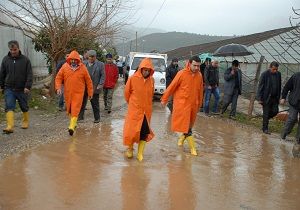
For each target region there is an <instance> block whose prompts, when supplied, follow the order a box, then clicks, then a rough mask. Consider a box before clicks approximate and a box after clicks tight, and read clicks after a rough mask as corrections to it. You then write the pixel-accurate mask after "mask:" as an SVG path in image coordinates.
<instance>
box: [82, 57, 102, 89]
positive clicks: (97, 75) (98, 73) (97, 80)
mask: <svg viewBox="0 0 300 210" xmlns="http://www.w3.org/2000/svg"><path fill="white" fill-rule="evenodd" d="M83 63H84V64H85V65H86V67H87V68H88V65H89V62H88V61H87V60H86V61H84V62H83ZM89 74H90V77H91V79H92V82H93V90H94V92H93V93H94V94H99V93H100V91H101V90H100V89H98V90H97V86H98V85H104V81H105V70H104V63H102V62H101V61H98V60H96V61H95V63H94V65H93V71H92V72H91V73H90V72H89Z"/></svg>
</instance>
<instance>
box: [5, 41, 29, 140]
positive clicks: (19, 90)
mask: <svg viewBox="0 0 300 210" xmlns="http://www.w3.org/2000/svg"><path fill="white" fill-rule="evenodd" d="M8 48H9V53H8V55H7V56H5V57H4V58H3V60H2V64H1V69H0V93H2V92H4V98H5V112H6V123H7V127H6V128H5V129H4V130H3V133H4V134H10V133H13V132H14V110H15V109H16V101H18V103H19V106H20V108H21V111H22V112H23V117H22V126H21V128H23V129H27V128H28V126H29V113H28V110H29V106H28V95H29V93H30V89H31V86H32V68H31V63H30V60H29V59H28V58H27V57H26V56H25V55H23V54H22V53H21V51H20V48H19V42H18V41H15V40H12V41H9V42H8Z"/></svg>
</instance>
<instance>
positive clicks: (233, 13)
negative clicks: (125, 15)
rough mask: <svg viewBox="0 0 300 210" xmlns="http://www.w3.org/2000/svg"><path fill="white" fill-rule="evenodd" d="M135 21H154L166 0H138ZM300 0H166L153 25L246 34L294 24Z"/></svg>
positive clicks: (167, 29)
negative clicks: (294, 10) (295, 9)
mask: <svg viewBox="0 0 300 210" xmlns="http://www.w3.org/2000/svg"><path fill="white" fill-rule="evenodd" d="M136 3H137V8H138V10H139V11H138V13H137V14H136V15H135V16H134V19H135V20H137V21H136V23H135V24H134V25H135V26H138V27H146V26H148V25H149V24H150V22H151V20H152V19H153V17H154V16H155V14H156V12H157V11H158V9H159V8H160V6H161V5H162V3H163V0H136ZM292 6H293V7H294V8H298V9H300V1H299V0H205V1H203V0H166V2H165V4H164V5H163V7H162V9H161V11H160V12H159V14H158V16H157V17H156V19H155V20H154V21H153V23H152V24H151V26H150V27H151V28H160V29H163V30H166V31H182V32H190V33H198V34H210V35H234V34H235V35H246V34H251V33H256V32H261V31H266V30H271V29H276V28H281V27H287V26H290V24H289V16H290V15H292Z"/></svg>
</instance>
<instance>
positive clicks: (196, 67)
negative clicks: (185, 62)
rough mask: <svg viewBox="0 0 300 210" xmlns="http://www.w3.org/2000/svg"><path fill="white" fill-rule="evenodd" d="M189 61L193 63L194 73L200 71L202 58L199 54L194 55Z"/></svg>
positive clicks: (192, 69)
mask: <svg viewBox="0 0 300 210" xmlns="http://www.w3.org/2000/svg"><path fill="white" fill-rule="evenodd" d="M189 63H190V65H191V71H192V72H193V73H195V72H197V71H200V64H201V60H200V58H199V57H198V56H193V57H191V58H190V59H189Z"/></svg>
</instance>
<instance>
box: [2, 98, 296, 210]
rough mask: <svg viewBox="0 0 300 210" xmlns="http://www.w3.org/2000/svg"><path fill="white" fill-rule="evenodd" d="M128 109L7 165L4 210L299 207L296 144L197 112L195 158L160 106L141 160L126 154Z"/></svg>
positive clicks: (4, 165) (5, 162) (12, 159)
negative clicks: (181, 143)
mask: <svg viewBox="0 0 300 210" xmlns="http://www.w3.org/2000/svg"><path fill="white" fill-rule="evenodd" d="M125 111H126V109H125V108H122V109H121V110H118V111H117V112H114V113H113V115H112V116H111V117H110V118H107V119H105V120H104V121H103V122H102V123H100V124H98V125H95V124H93V123H92V122H87V123H85V124H79V126H78V129H77V130H76V133H75V135H74V136H73V137H68V138H66V139H64V141H63V142H61V143H57V144H52V145H44V146H41V147H39V148H37V149H35V150H32V151H29V152H25V153H22V154H19V155H15V156H11V157H8V158H6V159H4V160H2V161H1V162H0V209H5V210H6V209H9V210H10V209H20V210H21V209H22V210H29V209H30V210H35V209H36V210H38V209H39V210H40V209H43V210H48V209H49V210H50V209H51V210H52V209H92V210H93V209H122V210H135V209H149V210H151V209H154V210H177V209H178V210H181V209H185V210H193V209H247V210H252V209H295V210H296V209H300V199H299V198H300V159H297V158H293V157H292V154H291V149H292V144H290V143H283V142H280V141H279V140H278V137H276V136H265V135H262V134H260V133H256V132H253V131H251V130H249V129H243V128H241V127H238V126H234V125H232V124H228V123H226V121H224V120H220V119H218V118H207V117H204V116H202V115H199V116H198V120H197V123H196V125H195V127H194V136H195V139H196V143H197V150H198V154H199V156H197V157H193V156H191V155H190V154H189V148H188V145H187V143H186V144H185V145H184V148H178V147H177V134H174V133H172V132H171V131H170V116H169V112H168V111H167V110H166V109H162V108H160V104H159V103H158V102H155V103H154V110H153V115H152V122H151V124H152V128H153V130H154V132H155V135H156V136H155V138H154V139H153V141H151V142H150V143H148V144H147V145H146V148H145V154H144V161H143V162H142V163H139V162H138V161H137V160H136V159H132V160H127V159H126V158H125V157H124V151H125V147H123V145H122V128H123V122H124V121H123V119H124V115H125ZM134 152H135V155H136V152H137V148H135V151H134Z"/></svg>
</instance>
